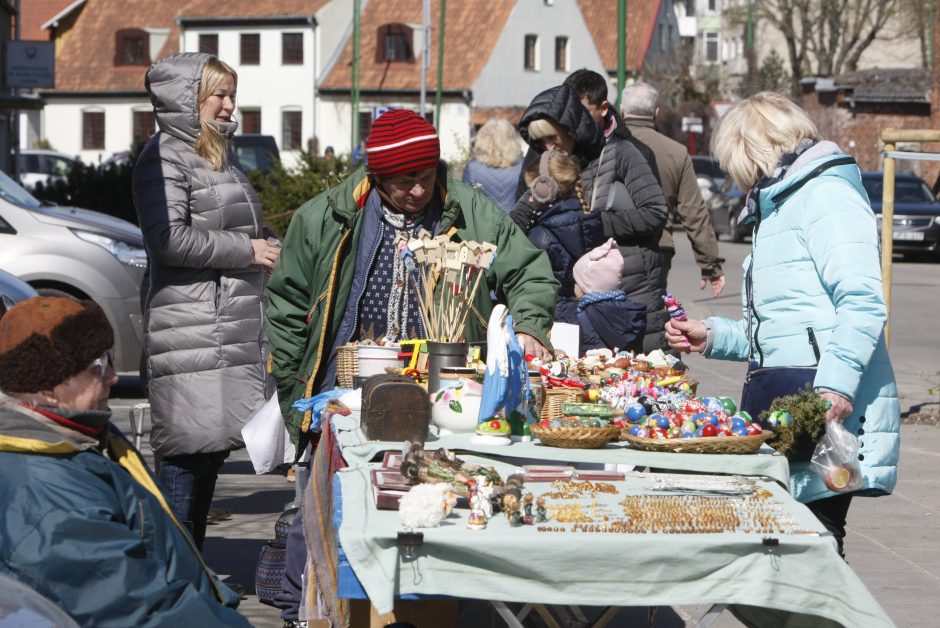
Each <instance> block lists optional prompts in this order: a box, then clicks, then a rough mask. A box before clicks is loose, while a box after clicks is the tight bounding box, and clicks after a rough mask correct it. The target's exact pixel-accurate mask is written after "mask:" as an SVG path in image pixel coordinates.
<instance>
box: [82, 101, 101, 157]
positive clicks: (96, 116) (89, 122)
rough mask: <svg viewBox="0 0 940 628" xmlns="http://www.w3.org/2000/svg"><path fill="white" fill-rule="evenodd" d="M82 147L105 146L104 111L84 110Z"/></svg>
mask: <svg viewBox="0 0 940 628" xmlns="http://www.w3.org/2000/svg"><path fill="white" fill-rule="evenodd" d="M82 148H83V149H86V150H87V149H95V148H104V111H100V110H97V111H94V110H93V111H83V112H82Z"/></svg>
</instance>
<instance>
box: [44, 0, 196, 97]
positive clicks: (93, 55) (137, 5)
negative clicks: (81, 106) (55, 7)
mask: <svg viewBox="0 0 940 628" xmlns="http://www.w3.org/2000/svg"><path fill="white" fill-rule="evenodd" d="M184 4H186V2H185V1H184V0H159V1H156V2H154V1H150V0H147V1H142V0H88V2H86V3H85V5H84V6H83V7H82V8H81V9H80V11H81V12H80V13H79V14H78V16H77V19H76V20H75V23H74V26H73V27H72V28H71V29H69V30H68V31H66V32H65V33H63V34H62V35H61V37H62V44H61V49H59V50H58V52H57V55H56V70H55V79H56V87H55V90H54V92H61V91H136V90H139V91H141V92H142V91H144V74H145V73H146V71H147V66H143V65H140V66H117V67H115V65H114V54H115V43H116V42H115V33H117V31H119V30H123V29H125V28H169V29H170V32H169V35H168V36H167V38H166V42H165V43H164V44H163V47H162V48H161V49H160V51H159V53H158V54H157V55H156V57H155V58H157V59H159V58H160V57H165V56H166V55H170V54H173V53H175V52H178V51H179V28H178V27H177V25H176V16H177V14H178V13H179V10H180V8H182V6H183V5H184ZM50 17H51V16H50Z"/></svg>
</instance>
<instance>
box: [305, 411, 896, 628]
mask: <svg viewBox="0 0 940 628" xmlns="http://www.w3.org/2000/svg"><path fill="white" fill-rule="evenodd" d="M329 426H330V427H329V428H327V430H326V431H325V436H326V438H325V440H326V442H325V443H324V442H321V446H320V447H318V449H317V453H316V455H315V457H314V464H313V469H312V471H313V480H312V481H311V486H310V490H311V491H312V494H311V499H307V498H306V497H305V524H306V531H307V533H308V541H310V540H311V539H312V540H313V548H312V551H311V556H312V558H313V562H314V564H315V565H317V574H316V575H317V578H318V580H319V581H320V582H321V583H322V582H323V581H324V580H326V581H327V582H330V583H331V585H330V586H331V587H332V591H333V592H334V593H335V592H336V591H341V592H342V593H343V595H348V596H350V597H357V596H356V595H355V594H351V593H350V592H351V591H356V590H357V587H358V586H361V587H362V590H363V591H364V593H365V594H366V595H367V596H368V598H369V599H370V601H371V602H372V604H373V605H374V606H375V608H376V610H377V611H378V612H379V613H386V612H390V611H391V610H392V608H393V603H394V599H395V598H396V597H400V596H408V595H420V596H440V595H444V596H452V597H457V598H461V597H462V598H476V599H486V600H491V601H500V600H506V601H516V602H528V603H536V604H565V605H591V606H598V605H609V606H657V605H691V604H732V605H734V607H733V609H734V612H735V613H736V614H737V615H738V616H739V617H740V618H742V619H747V620H749V621H750V622H751V623H753V624H754V625H761V626H785V625H820V626H827V625H839V624H841V625H847V626H856V625H864V626H890V625H892V624H891V621H890V620H889V619H888V617H887V616H886V615H885V614H884V611H883V610H882V609H881V607H880V606H879V605H878V603H877V602H876V601H875V600H874V599H873V598H872V596H871V595H870V593H868V591H867V590H866V589H865V587H864V585H863V584H862V583H861V581H860V580H859V579H858V577H857V576H856V575H855V573H854V572H852V570H851V569H850V568H849V567H848V566H847V565H846V563H845V562H844V561H842V560H841V559H840V558H839V556H838V554H837V552H836V550H835V541H834V540H833V539H832V538H831V537H829V536H828V535H827V534H826V533H825V532H824V528H823V527H822V526H821V524H819V522H818V521H817V520H816V519H815V518H814V517H813V516H812V514H811V513H810V512H809V510H808V509H806V508H805V507H804V506H802V505H800V504H798V503H797V502H796V501H795V500H793V499H792V498H791V497H790V496H789V494H788V493H787V491H786V490H785V488H784V487H785V486H786V479H785V478H786V476H785V475H784V476H782V472H783V471H784V470H785V469H786V459H785V458H783V457H782V456H778V455H775V454H773V453H762V454H757V455H745V456H739V455H717V456H716V455H701V454H674V453H655V452H642V451H636V450H632V449H629V448H626V447H623V446H615V447H608V448H606V449H602V450H599V451H594V452H592V451H591V450H557V449H554V448H550V447H543V446H541V445H539V444H532V443H517V444H514V445H512V446H509V447H501V448H492V449H494V450H498V451H495V452H494V451H479V450H481V449H487V448H485V447H484V448H481V447H478V446H474V445H472V443H470V442H469V439H468V438H466V437H460V438H455V437H442V438H440V439H438V440H436V441H429V442H428V448H432V447H433V448H436V447H439V446H447V447H448V448H453V449H455V450H463V449H465V448H466V449H467V450H469V451H476V453H480V454H484V455H487V456H490V457H491V459H490V460H489V462H491V463H492V464H493V465H494V466H496V467H497V468H499V469H501V470H502V471H504V472H505V471H508V470H509V469H510V468H512V467H513V465H511V464H509V463H507V462H506V461H505V457H507V456H509V457H519V458H540V459H545V460H566V461H571V462H607V463H609V462H617V463H622V464H633V465H640V466H651V467H656V468H663V469H677V470H684V471H696V472H706V473H731V474H747V475H756V476H760V479H757V480H756V481H758V482H760V483H761V485H762V486H764V487H766V488H767V490H769V491H771V492H772V493H773V496H774V499H776V500H779V501H781V502H783V503H784V504H786V508H787V512H789V513H790V515H791V516H792V518H793V519H794V521H798V522H799V525H800V527H801V528H803V529H805V530H807V531H811V532H815V533H814V534H798V535H774V538H775V539H776V541H768V542H767V543H768V544H765V541H764V540H763V536H762V535H758V534H745V533H721V534H611V533H572V532H539V531H538V530H537V528H536V527H533V526H524V527H523V528H522V529H518V528H511V527H509V525H508V523H507V521H506V520H505V518H503V517H494V519H493V520H491V523H490V525H489V526H488V527H487V529H486V530H485V531H482V532H481V531H474V530H468V529H467V528H466V527H465V517H466V515H467V511H458V514H457V515H456V517H454V516H453V515H452V518H451V519H449V520H448V521H447V522H445V525H443V526H441V527H440V528H433V529H425V530H422V532H424V542H423V545H422V546H421V547H420V548H418V549H417V550H416V556H415V558H413V559H410V560H405V559H402V558H401V555H402V550H401V548H399V547H398V545H397V534H398V532H399V530H400V523H399V519H398V513H397V512H395V511H380V510H377V509H376V508H375V504H374V501H373V498H372V487H371V481H370V469H371V468H372V467H373V466H374V465H371V464H369V463H368V462H365V461H366V460H369V459H371V458H372V457H373V456H376V455H378V454H379V453H380V452H381V451H385V450H401V448H402V443H369V442H366V441H364V440H363V439H362V434H361V431H359V430H358V415H357V413H353V414H352V415H350V416H348V417H339V416H335V415H334V416H333V417H332V418H331V420H330V421H329ZM464 440H465V441H466V442H465V443H464V442H463V441H464ZM344 443H345V445H344ZM324 445H326V446H324ZM494 453H496V454H498V455H499V456H501V457H502V458H503V459H501V460H495V459H492V456H493V454H494ZM462 457H464V458H469V457H468V456H466V455H462ZM347 464H348V465H349V466H348V467H346V468H342V467H344V466H345V465H347ZM781 465H782V469H781ZM781 476H782V477H781ZM640 477H641V476H630V477H628V478H627V481H626V482H624V483H616V485H617V486H618V489H619V490H621V492H623V491H627V490H628V489H629V488H630V486H631V484H632V490H636V489H637V486H638V485H636V484H635V483H636V482H638V481H640V479H639V478H640ZM768 478H769V479H768ZM781 479H783V481H782V482H781ZM774 480H776V482H775V481H774ZM537 486H538V485H534V487H537ZM534 487H530V486H529V485H527V487H526V490H531V491H532V492H535V493H540V492H542V491H541V489H539V488H534ZM340 504H341V508H339V507H337V506H338V505H340ZM308 506H309V507H310V508H311V510H307V507H308ZM310 521H312V522H315V523H313V524H309V523H308V522H310ZM308 544H309V543H308ZM340 546H341V548H342V549H341V550H340V549H339V548H340ZM347 560H348V565H349V567H350V568H351V572H350V571H349V570H348V569H341V568H340V564H341V563H342V562H343V561H347ZM562 575H563V577H562ZM352 576H354V577H355V578H354V579H355V582H353V581H352V580H351V577H352ZM340 585H342V586H340ZM323 592H324V590H323V589H322V586H321V593H323ZM321 602H325V606H326V607H327V608H326V610H327V611H328V614H329V611H332V612H333V613H336V612H337V610H338V612H339V617H340V618H341V619H340V621H339V622H338V623H342V617H343V608H344V604H345V601H344V600H342V599H335V598H334V599H333V600H332V601H330V600H329V599H326V600H323V599H321ZM333 618H334V619H336V616H335V615H334V616H333ZM794 622H796V623H794Z"/></svg>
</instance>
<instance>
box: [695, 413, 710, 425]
mask: <svg viewBox="0 0 940 628" xmlns="http://www.w3.org/2000/svg"><path fill="white" fill-rule="evenodd" d="M692 420H693V421H695V424H696V425H704V424H705V422H706V421H708V413H707V412H696V413H695V414H693V415H692Z"/></svg>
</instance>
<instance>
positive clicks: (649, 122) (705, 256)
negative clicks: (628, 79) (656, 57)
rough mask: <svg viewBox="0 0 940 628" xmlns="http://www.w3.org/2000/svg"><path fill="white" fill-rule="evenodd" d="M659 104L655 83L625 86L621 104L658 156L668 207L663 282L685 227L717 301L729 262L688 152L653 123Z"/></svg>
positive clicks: (662, 246) (625, 115) (631, 127)
mask: <svg viewBox="0 0 940 628" xmlns="http://www.w3.org/2000/svg"><path fill="white" fill-rule="evenodd" d="M658 101H659V92H657V91H656V88H654V87H653V86H652V85H649V84H647V83H633V84H632V85H628V86H627V87H625V88H624V90H623V97H622V98H621V101H620V102H621V109H622V113H623V119H624V122H626V124H627V128H628V129H629V130H630V132H631V133H632V134H633V135H634V137H636V138H637V139H638V140H640V141H641V142H643V143H644V144H646V145H647V146H648V147H649V148H650V150H652V151H653V154H654V155H655V156H656V167H657V169H658V170H659V182H660V185H662V188H663V194H665V195H666V203H667V205H668V206H669V215H668V217H667V218H666V228H665V229H663V235H662V238H661V239H660V241H659V248H660V250H661V251H662V258H663V282H664V283H665V281H666V276H667V274H668V273H669V269H670V267H671V266H672V258H673V256H674V255H675V254H676V245H675V242H674V241H673V239H672V232H673V230H674V229H675V228H676V226H677V225H678V224H681V225H682V227H683V228H684V229H685V232H686V235H688V236H689V242H691V243H692V250H693V251H694V252H695V261H696V263H697V264H698V265H699V266H700V267H701V269H702V283H701V288H702V289H704V288H705V286H706V284H709V283H710V284H711V287H712V294H713V295H714V296H716V297H717V296H718V295H719V294H721V291H722V290H724V287H725V275H724V273H723V272H722V270H721V263H722V262H723V261H724V260H723V259H722V258H721V257H719V256H718V238H717V237H716V236H715V230H714V229H713V228H712V223H711V218H710V216H709V214H708V208H707V207H706V206H705V201H704V200H703V199H702V193H701V191H699V187H698V181H697V179H696V177H695V171H694V170H693V169H692V160H691V159H690V158H689V154H688V151H687V150H686V148H685V146H683V145H682V144H680V143H679V142H676V141H675V140H672V139H670V138H668V137H666V136H665V135H663V134H662V133H659V132H658V131H656V129H655V127H654V125H653V122H654V121H655V120H656V113H657V112H658V111H659V108H658V107H657V102H658Z"/></svg>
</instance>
